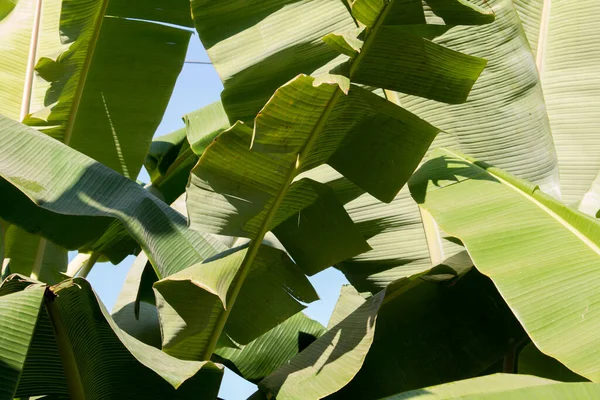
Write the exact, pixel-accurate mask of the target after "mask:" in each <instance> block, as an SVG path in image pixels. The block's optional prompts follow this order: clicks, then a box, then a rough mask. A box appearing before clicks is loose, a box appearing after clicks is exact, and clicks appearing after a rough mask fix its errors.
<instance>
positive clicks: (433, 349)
mask: <svg viewBox="0 0 600 400" xmlns="http://www.w3.org/2000/svg"><path fill="white" fill-rule="evenodd" d="M385 291H386V292H387V293H386V297H385V299H384V303H383V305H382V306H381V309H380V311H379V315H378V317H377V328H376V329H375V336H374V339H373V344H372V345H371V348H370V349H369V352H368V354H367V355H366V358H365V361H364V364H363V366H362V368H361V370H360V371H359V372H358V373H357V374H356V376H355V377H354V379H353V380H352V381H351V382H350V383H349V384H348V385H346V386H345V387H344V388H343V389H341V390H340V391H339V392H337V393H336V394H335V395H333V396H332V397H333V398H339V399H344V398H349V397H355V398H381V397H385V396H390V395H393V394H395V393H398V392H402V391H405V390H413V389H417V388H420V387H423V386H428V385H435V384H440V383H445V382H450V381H454V380H458V379H466V378H470V377H473V376H477V375H479V374H481V373H482V372H484V371H485V370H486V369H487V368H489V367H490V366H492V365H493V364H494V363H496V362H497V361H498V360H500V359H501V358H502V357H503V356H504V355H505V354H506V353H507V352H508V351H510V350H511V349H512V348H513V347H514V346H516V345H518V343H520V342H521V341H523V340H524V339H525V338H526V335H525V333H524V332H523V329H522V328H521V326H520V324H519V322H518V321H517V320H516V319H515V318H514V316H513V315H512V313H511V312H510V309H509V308H508V307H507V306H506V304H504V302H503V301H502V299H501V297H500V296H499V295H498V292H497V291H496V290H495V288H494V286H493V284H492V283H491V282H490V280H489V279H487V278H486V277H484V276H482V275H481V274H479V273H478V272H477V271H475V270H471V271H470V272H469V273H467V274H466V275H465V276H464V277H462V278H461V279H460V280H458V282H456V283H455V284H453V285H444V284H439V283H432V282H428V281H425V280H423V279H421V278H419V277H411V278H405V279H401V280H399V281H396V282H394V283H392V284H390V285H389V286H388V287H387V288H386V289H385ZM372 382H377V385H373V384H372Z"/></svg>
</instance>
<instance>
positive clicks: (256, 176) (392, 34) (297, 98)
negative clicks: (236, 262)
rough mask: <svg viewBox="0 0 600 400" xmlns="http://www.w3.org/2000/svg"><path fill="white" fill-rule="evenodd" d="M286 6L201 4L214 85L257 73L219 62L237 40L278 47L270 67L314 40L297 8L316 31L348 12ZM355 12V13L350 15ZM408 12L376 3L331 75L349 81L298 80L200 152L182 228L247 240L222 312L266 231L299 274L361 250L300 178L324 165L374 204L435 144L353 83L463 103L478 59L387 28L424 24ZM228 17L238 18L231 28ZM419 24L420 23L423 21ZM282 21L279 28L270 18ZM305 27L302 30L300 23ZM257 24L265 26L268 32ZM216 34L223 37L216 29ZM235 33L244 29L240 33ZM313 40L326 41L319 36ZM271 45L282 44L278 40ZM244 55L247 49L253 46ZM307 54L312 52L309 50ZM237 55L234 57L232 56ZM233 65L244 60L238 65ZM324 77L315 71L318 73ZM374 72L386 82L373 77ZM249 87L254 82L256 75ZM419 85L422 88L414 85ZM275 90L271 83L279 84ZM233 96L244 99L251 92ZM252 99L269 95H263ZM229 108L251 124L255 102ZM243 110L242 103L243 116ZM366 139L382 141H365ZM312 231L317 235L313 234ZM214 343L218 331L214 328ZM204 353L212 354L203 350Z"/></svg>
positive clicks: (430, 134)
mask: <svg viewBox="0 0 600 400" xmlns="http://www.w3.org/2000/svg"><path fill="white" fill-rule="evenodd" d="M292 3H295V2H288V1H272V2H269V3H268V4H266V5H264V7H263V8H256V9H254V10H252V12H251V13H249V14H246V13H242V12H239V13H233V11H235V10H236V9H237V11H239V7H240V6H242V3H241V2H235V1H234V2H230V3H226V4H218V5H216V4H215V5H213V7H212V10H211V8H210V7H209V5H208V4H206V3H205V2H195V3H194V4H193V6H192V8H193V10H194V12H195V14H194V16H195V19H196V26H197V29H198V30H199V32H200V36H201V38H202V40H203V41H204V44H205V47H207V48H208V51H209V54H211V57H213V62H214V64H215V66H216V68H217V70H218V71H219V72H220V74H221V76H222V77H227V78H224V80H225V86H226V89H225V91H226V92H227V90H228V83H231V82H235V81H236V80H237V76H234V75H236V71H237V72H239V73H240V74H241V75H240V76H244V75H249V71H251V70H252V69H253V68H254V67H256V66H257V65H258V64H256V63H253V62H252V61H250V65H251V66H248V68H246V69H243V68H244V66H245V64H244V63H243V62H240V61H236V62H235V64H234V63H232V62H231V59H229V60H228V57H229V58H230V57H231V53H227V49H228V46H230V45H231V44H232V42H237V43H238V44H240V43H241V42H238V39H240V40H241V41H247V40H248V38H251V37H255V36H256V35H259V36H260V37H261V39H262V38H268V41H271V40H272V39H275V40H274V43H271V45H272V47H268V46H266V47H262V48H261V51H259V52H258V53H259V57H261V56H263V55H264V56H266V57H267V59H268V58H270V56H273V52H278V53H279V55H281V54H282V53H285V51H286V50H287V49H292V50H293V51H294V52H295V53H298V48H294V46H293V45H292V43H296V42H295V40H298V42H304V41H306V40H307V37H310V36H311V34H308V35H307V33H306V32H305V31H302V32H300V31H298V29H297V28H296V26H295V25H294V24H290V18H289V17H291V16H293V15H296V16H300V15H301V14H299V13H298V12H299V11H300V10H299V8H300V6H304V5H310V6H312V7H314V8H317V7H316V6H319V5H322V6H323V9H319V13H320V14H321V16H320V17H319V18H318V19H317V20H316V21H317V24H316V25H318V24H320V23H322V22H323V21H324V19H325V18H326V17H331V16H330V15H329V14H328V13H329V11H331V10H333V9H335V8H336V7H337V8H339V10H338V12H337V13H336V14H337V15H338V16H339V15H344V14H345V13H347V9H346V7H345V5H343V4H340V3H335V2H328V3H326V4H325V2H309V3H295V4H293V5H294V6H297V7H294V6H293V5H292ZM360 3H362V2H361V1H359V2H356V3H354V4H353V7H354V6H356V5H357V4H360ZM367 3H368V2H367ZM413 3H415V4H416V3H418V4H416V5H417V6H418V7H417V9H418V10H419V13H417V17H416V19H412V18H411V19H409V20H404V19H403V12H404V11H403V9H402V7H399V6H398V4H400V5H401V3H394V2H391V3H385V4H383V3H381V4H378V6H380V7H379V9H378V11H377V12H378V14H380V15H379V17H378V18H377V19H376V20H375V22H374V24H373V26H370V27H369V29H368V31H367V33H366V35H365V37H364V39H365V42H364V45H363V46H362V48H361V51H360V54H358V55H357V56H356V57H354V58H353V59H351V60H349V61H348V63H347V65H346V66H343V65H342V66H340V69H339V70H338V72H339V71H344V70H345V74H346V75H347V76H344V75H321V76H320V77H318V78H317V79H315V78H312V77H307V76H305V75H302V74H301V75H298V76H297V77H296V78H294V79H292V80H291V81H289V82H288V83H286V84H285V85H283V86H282V87H280V88H279V89H278V90H277V91H276V92H275V94H274V95H273V96H272V97H271V98H270V100H269V101H268V103H267V104H266V105H265V106H264V108H262V110H261V111H260V113H259V114H258V116H257V118H256V121H255V126H254V130H253V131H252V130H250V129H249V128H247V127H246V126H245V125H244V124H243V123H241V122H240V123H236V124H235V125H234V126H233V127H232V128H231V129H229V130H227V131H225V132H224V133H222V134H221V135H220V136H219V137H218V138H217V139H216V140H215V141H214V142H213V144H211V145H210V146H209V147H208V148H207V149H206V151H205V152H204V154H203V155H202V157H201V158H200V161H199V163H198V165H197V166H196V168H195V169H194V170H193V171H192V176H191V179H190V184H189V185H188V198H187V206H188V214H189V215H190V225H191V227H192V228H194V229H199V230H202V231H205V232H211V233H217V234H221V235H228V236H245V237H248V238H250V239H252V240H251V243H250V247H249V250H248V252H247V255H246V258H245V259H244V260H243V261H242V264H241V265H240V267H239V268H240V270H239V272H238V275H239V276H238V277H236V279H235V281H234V282H232V283H231V285H232V290H231V293H228V294H227V301H226V302H227V303H228V304H229V303H234V302H235V300H236V297H237V294H238V293H239V288H240V287H241V285H242V283H243V280H244V278H245V276H246V274H247V273H248V270H249V268H250V265H251V264H252V263H253V261H254V258H255V257H256V254H257V252H258V248H259V246H260V243H261V242H262V240H263V238H264V236H265V234H266V233H267V232H268V231H271V230H273V233H274V234H275V235H276V236H278V238H279V239H280V240H281V241H282V242H283V244H284V246H285V247H286V249H287V250H288V251H289V252H290V253H291V255H292V257H293V258H294V259H295V260H298V262H299V264H300V266H301V267H302V268H303V270H304V271H305V272H306V273H308V274H313V273H316V272H318V271H320V270H322V269H324V268H326V267H328V266H329V265H331V264H333V263H335V262H339V261H341V260H343V259H345V258H348V257H352V256H354V255H357V254H360V253H362V252H364V251H365V250H367V249H368V246H366V243H365V242H364V240H363V239H362V238H361V237H360V234H358V232H357V231H356V230H355V228H354V226H353V225H352V223H351V221H350V219H349V218H348V216H347V215H346V214H345V212H344V211H343V209H342V208H341V206H340V205H339V204H337V202H336V201H335V199H334V198H333V196H331V195H330V194H328V193H327V192H328V189H327V188H326V187H325V186H323V185H319V184H317V183H316V182H314V181H311V180H306V179H304V180H298V181H294V178H296V176H297V175H298V174H299V173H300V172H302V171H306V170H309V169H311V168H314V167H316V166H319V165H321V164H324V163H328V164H330V165H331V166H333V167H334V168H335V169H336V170H338V171H339V172H340V173H342V174H344V175H345V176H346V177H348V178H349V179H350V180H352V181H353V182H355V183H356V184H357V185H359V186H360V187H361V188H363V189H364V190H366V191H367V192H369V193H371V194H373V196H375V197H376V198H378V199H380V200H384V201H391V200H392V199H393V198H394V196H395V195H396V194H397V192H398V191H399V190H400V188H401V187H402V186H403V185H404V183H405V181H406V179H407V178H408V177H409V176H410V174H411V173H412V171H413V170H414V168H415V167H416V165H417V164H418V163H419V161H420V159H421V158H422V156H423V154H424V152H425V150H426V148H427V147H428V146H429V145H430V143H431V141H432V140H433V138H434V136H435V135H436V134H437V130H436V129H435V128H433V127H432V126H430V125H429V124H427V123H425V122H424V121H422V120H420V119H418V118H414V116H413V115H412V114H410V113H406V112H405V111H404V110H403V109H401V108H400V107H397V106H394V105H392V104H391V103H388V102H386V101H385V100H384V99H381V98H380V97H378V96H377V95H375V94H373V93H371V92H369V91H368V90H366V89H364V88H362V87H360V86H357V85H354V84H352V83H351V82H352V81H353V80H356V81H357V82H359V83H362V84H365V85H369V84H378V85H383V86H384V87H387V88H393V89H401V90H405V91H406V92H408V93H414V94H418V95H424V96H428V97H431V98H434V99H438V100H444V101H451V102H461V101H464V99H465V98H466V95H467V94H468V91H469V90H470V88H471V86H472V84H473V83H474V81H475V80H476V79H477V77H478V76H479V74H480V73H481V71H482V69H483V67H484V65H485V61H484V60H481V59H478V58H475V57H470V56H467V55H464V54H460V53H458V52H454V51H451V50H448V49H445V48H443V47H441V46H437V45H435V44H433V43H431V42H429V41H427V40H425V39H424V38H423V37H422V36H420V35H419V34H418V29H417V33H414V32H412V30H410V29H408V30H407V29H402V28H401V27H400V28H398V27H397V26H395V24H398V23H424V22H425V17H424V10H423V6H422V4H421V2H420V1H419V2H413ZM365 4H366V3H365ZM415 4H412V6H413V7H414V6H415ZM465 4H467V3H465ZM200 5H202V6H204V7H199V6H200ZM249 5H250V4H248V3H245V4H244V6H249ZM259 11H260V12H259ZM323 11H326V12H323ZM201 12H202V14H201ZM233 15H236V17H235V18H233V19H232V18H231V17H232V16H233ZM239 15H242V18H241V20H237V18H238V16H239ZM346 15H347V14H346ZM419 15H421V16H422V17H423V18H422V21H421V20H419ZM281 16H286V17H287V18H286V19H285V20H284V19H281V20H279V19H278V18H280V17H281ZM302 18H303V19H302V20H303V21H305V20H306V15H305V14H304V15H302ZM338 18H339V17H338ZM399 20H402V22H398V21H399ZM261 21H266V22H265V25H262V24H261ZM284 21H285V26H287V27H292V29H291V31H292V34H290V35H289V36H286V35H284V36H282V35H277V36H274V35H266V31H265V30H263V28H264V29H266V30H269V29H272V28H273V27H282V26H283V25H282V24H283V22H284ZM327 22H329V23H331V21H327ZM228 23H229V24H233V23H234V24H235V25H234V26H235V27H233V26H228ZM215 24H220V25H219V26H222V27H225V29H216V30H215V29H214V28H215ZM209 28H211V29H209ZM244 28H246V30H244V31H243V32H240V30H243V29H244ZM296 31H298V32H296ZM207 32H208V34H207ZM215 32H216V33H215ZM326 33H329V32H326ZM319 34H320V35H322V34H323V32H322V31H319ZM279 38H283V40H281V41H278V39H279ZM399 41H400V42H402V41H405V42H406V43H407V45H406V48H405V49H404V51H403V52H392V53H390V52H389V47H390V45H393V44H395V43H397V42H399ZM246 43H247V44H248V43H249V42H246ZM260 43H262V42H260ZM260 43H259V44H260ZM219 46H220V48H222V49H224V52H223V53H222V54H221V56H222V59H219V57H220V55H219V52H215V51H214V50H215V48H216V47H219ZM342 47H343V46H342ZM241 48H242V49H243V51H246V50H249V49H252V46H250V45H246V46H242V47H241ZM309 48H310V49H313V50H314V49H315V47H314V46H312V47H311V46H309ZM238 49H239V47H238ZM267 49H268V50H267ZM236 53H238V54H236V56H240V55H239V51H236ZM310 54H313V55H314V53H310V51H309V54H305V55H304V57H303V59H304V60H311V55H310ZM252 57H253V58H252V59H251V60H257V59H258V58H256V55H255V54H252ZM240 58H241V59H242V60H243V59H244V58H245V57H240ZM344 59H347V57H345V56H343V57H342V58H341V59H340V61H343V60H344ZM238 60H239V59H238ZM271 61H272V60H271ZM271 61H270V62H271ZM279 61H281V59H279ZM310 62H312V60H311V61H310ZM279 64H281V63H280V62H279ZM295 64H296V65H295V66H294V69H297V68H298V66H299V65H300V64H299V63H295ZM338 64H339V62H338ZM304 65H305V64H304ZM333 65H335V64H332V66H333ZM246 66H247V64H246ZM240 67H242V68H240ZM260 67H261V73H267V74H268V79H269V81H270V82H276V80H274V79H273V78H276V79H289V76H287V74H289V73H290V72H291V71H290V70H289V69H288V70H285V71H283V72H282V73H281V74H278V75H276V74H273V70H272V69H271V70H269V68H267V67H266V65H264V64H262V65H260ZM228 68H229V70H228ZM284 69H285V68H284ZM326 71H327V69H323V71H322V72H326ZM382 71H384V72H385V76H386V77H385V79H380V77H381V72H382ZM309 72H310V71H309ZM406 77H411V78H414V79H406ZM253 79H254V81H256V82H261V80H260V79H256V77H253ZM422 82H427V83H428V84H427V85H421V83H422ZM261 83H264V82H261ZM281 83H282V82H281V81H279V82H277V85H280V84H281ZM241 87H243V89H244V90H247V88H248V85H242V86H241ZM264 87H266V88H268V87H269V85H264ZM261 93H267V94H268V92H264V90H263V92H261ZM253 94H256V91H253ZM236 99H237V100H239V102H238V104H237V105H235V107H238V106H239V105H240V104H241V105H242V106H244V108H243V109H242V108H241V107H238V108H237V111H236V110H235V107H229V106H228V104H227V96H225V94H224V95H223V102H224V107H225V110H226V111H227V112H228V114H229V117H230V119H231V117H232V113H233V114H235V115H237V114H236V113H238V114H240V115H241V114H242V113H241V112H240V110H244V112H247V111H245V110H250V109H252V110H253V112H252V114H250V116H249V115H247V114H246V115H245V116H244V115H242V116H240V118H245V119H248V117H252V116H253V115H254V114H253V113H254V112H255V111H256V110H254V108H256V107H257V106H258V107H260V106H261V105H262V101H260V102H258V101H252V102H248V99H247V98H246V97H245V96H243V95H239V94H238V95H237V96H236ZM247 103H249V104H250V103H251V104H250V105H249V106H248V104H247ZM230 108H232V109H233V111H230ZM236 118H237V116H236ZM370 130H375V131H378V132H380V134H379V135H377V136H375V135H369V134H368V133H369V132H370ZM375 153H377V154H378V156H379V157H378V158H377V159H375V158H374V157H373V156H372V155H373V154H375ZM354 159H356V160H354ZM350 160H352V161H350ZM400 160H401V161H400ZM313 232H320V234H321V235H319V237H314V236H311V235H313ZM228 313H229V311H227V310H226V311H225V313H223V314H222V315H221V317H219V321H218V322H217V326H221V328H220V329H222V327H223V326H224V325H225V322H224V321H226V319H227V317H228ZM216 333H220V332H218V330H217V332H216ZM211 342H212V343H213V344H216V339H215V338H214V337H213V338H212V339H211ZM211 346H212V345H210V344H209V347H208V349H209V350H210V352H212V349H211Z"/></svg>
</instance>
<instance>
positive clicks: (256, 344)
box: [213, 313, 325, 383]
mask: <svg viewBox="0 0 600 400" xmlns="http://www.w3.org/2000/svg"><path fill="white" fill-rule="evenodd" d="M324 332H325V328H323V326H322V325H321V324H319V323H318V322H316V321H313V320H311V319H310V318H308V317H307V316H306V315H304V314H303V313H298V314H296V315H294V316H293V317H291V318H289V319H288V320H286V321H284V322H282V323H281V324H279V325H277V326H276V327H275V328H273V329H271V330H270V331H269V332H267V333H265V334H264V335H262V336H260V337H259V338H257V339H255V340H253V341H252V342H250V343H248V344H247V345H246V346H239V347H224V348H221V349H218V350H217V351H216V352H215V354H214V355H213V359H214V360H216V361H218V362H221V363H223V364H225V366H227V367H229V368H231V369H232V370H234V371H235V372H236V373H237V374H239V375H240V376H242V377H243V378H244V379H246V380H249V381H251V382H254V383H258V382H259V381H261V380H262V379H263V378H265V377H266V376H267V375H269V374H271V373H272V372H273V371H275V370H276V369H277V368H279V367H280V366H282V365H283V364H284V363H285V362H287V361H289V360H290V359H291V358H293V357H294V356H295V355H296V354H298V353H299V352H301V351H303V350H304V349H305V348H306V347H308V346H309V345H310V344H311V343H312V342H314V341H315V340H316V339H317V338H318V337H320V336H321V335H322V334H323V333H324Z"/></svg>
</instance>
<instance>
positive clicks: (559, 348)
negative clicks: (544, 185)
mask: <svg viewBox="0 0 600 400" xmlns="http://www.w3.org/2000/svg"><path fill="white" fill-rule="evenodd" d="M410 188H411V192H412V195H413V197H414V198H415V200H416V201H417V202H418V203H419V204H420V206H421V207H424V208H425V209H427V210H428V211H429V212H430V213H431V214H432V215H433V217H434V218H435V219H436V221H437V222H438V223H439V225H440V227H441V228H442V229H443V230H444V231H445V232H447V233H448V234H450V235H452V236H455V237H457V238H459V239H460V240H461V241H462V242H463V243H464V245H465V246H466V248H467V250H468V251H469V254H470V255H471V258H472V259H473V262H474V263H475V266H476V267H477V268H478V269H479V270H480V271H481V272H482V273H484V274H486V275H488V276H489V277H490V278H491V279H492V280H493V281H494V283H495V285H496V287H498V290H499V291H500V293H501V294H502V296H503V298H504V299H505V300H506V302H507V303H508V305H509V306H510V308H511V309H512V310H513V312H514V313H515V315H516V316H517V318H518V319H519V321H520V322H521V323H522V324H523V327H524V328H525V330H526V331H527V333H528V334H529V336H530V337H531V339H532V341H533V342H534V343H535V344H536V346H537V347H538V348H539V349H540V350H541V351H542V352H544V353H545V354H548V355H549V356H551V357H554V358H556V359H557V360H559V361H560V362H561V363H563V364H565V365H566V366H567V367H568V368H569V369H571V370H573V371H574V372H576V373H578V374H580V375H582V376H584V377H586V378H588V379H590V380H597V379H600V364H599V363H598V357H597V354H598V351H599V350H598V348H599V347H598V343H599V342H600V336H598V334H597V332H596V330H595V329H594V328H593V327H594V326H595V325H596V324H597V323H598V321H599V318H600V313H598V310H597V309H596V307H595V303H596V300H595V299H596V296H597V295H596V290H595V288H596V286H597V284H598V282H599V280H600V274H599V272H598V270H597V268H596V267H595V266H596V265H597V263H598V260H599V258H598V257H599V255H600V250H599V247H598V246H599V242H600V224H598V222H597V221H596V220H595V219H593V218H591V217H588V216H587V215H585V214H582V213H579V212H577V211H574V210H572V209H570V208H569V207H567V206H566V205H564V204H562V203H560V202H558V201H557V200H555V199H553V198H552V197H550V196H548V195H546V194H544V193H543V192H541V191H540V190H539V188H538V187H537V186H535V185H533V184H531V183H529V182H526V181H523V180H520V179H518V178H515V177H514V176H512V175H510V174H508V173H506V172H504V171H502V170H499V169H497V168H493V167H490V166H489V165H487V164H484V163H481V162H477V161H476V160H474V159H472V158H469V157H466V156H462V155H460V154H458V153H456V152H453V151H450V150H438V151H436V152H434V153H433V155H432V157H431V160H430V161H428V162H427V163H426V164H424V166H423V167H422V168H421V169H420V170H419V171H418V172H417V173H416V174H415V175H414V176H413V178H412V180H411V184H410Z"/></svg>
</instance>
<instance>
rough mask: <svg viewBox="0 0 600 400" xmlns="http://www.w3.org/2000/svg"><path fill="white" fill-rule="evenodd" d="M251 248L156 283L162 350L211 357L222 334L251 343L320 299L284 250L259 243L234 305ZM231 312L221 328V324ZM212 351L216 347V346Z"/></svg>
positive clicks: (180, 356) (238, 249)
mask: <svg viewBox="0 0 600 400" xmlns="http://www.w3.org/2000/svg"><path fill="white" fill-rule="evenodd" d="M248 251H249V250H248V246H247V245H246V246H243V247H242V248H233V249H231V250H229V251H227V252H224V253H222V254H220V255H218V256H216V257H214V258H211V259H208V260H206V261H205V262H203V263H202V264H198V265H195V266H192V267H190V268H188V269H185V270H183V271H181V272H179V273H177V274H174V275H171V276H169V277H168V278H165V279H163V280H160V281H158V282H156V283H155V284H154V286H153V287H154V292H155V297H156V305H157V308H158V314H159V318H160V321H161V331H162V337H163V345H162V348H163V350H164V351H165V352H167V353H168V354H171V355H173V356H175V357H178V358H183V359H190V360H193V359H203V358H204V359H208V358H210V355H211V353H208V351H209V350H211V349H212V348H213V347H214V343H216V340H218V339H219V336H222V335H223V333H224V334H226V335H227V336H228V337H230V338H231V339H233V340H234V341H235V342H236V343H239V344H248V343H250V342H251V341H252V340H254V339H256V338H257V337H259V336H260V335H262V334H264V333H266V332H267V331H269V330H271V329H272V328H275V327H276V326H277V325H278V324H280V323H282V322H283V321H285V320H286V319H288V318H289V317H291V316H293V315H294V314H296V313H298V312H300V311H301V310H303V309H304V308H305V306H304V305H302V304H301V303H300V302H302V303H310V302H313V301H315V300H317V299H318V296H317V293H316V292H315V290H314V289H313V287H312V286H311V285H310V283H309V281H308V279H307V278H306V277H305V276H304V275H303V274H302V272H301V271H300V269H299V268H298V266H296V265H295V264H294V263H293V262H292V260H291V259H289V257H288V256H287V255H286V254H285V253H284V252H282V251H281V250H277V249H274V248H272V247H269V246H265V245H263V246H261V247H260V249H259V250H258V254H257V255H256V257H255V259H254V260H253V263H252V266H251V268H250V271H249V272H248V275H247V277H246V279H245V281H244V283H243V285H242V287H241V290H240V293H239V298H238V301H236V303H235V307H232V305H231V304H230V303H228V294H229V293H230V291H231V290H232V288H231V286H232V282H233V281H234V277H235V276H236V275H237V274H238V273H239V269H240V267H241V265H242V263H243V262H244V259H245V258H246V254H247V252H248ZM225 310H228V311H229V312H230V313H229V315H228V318H227V321H226V323H225V325H224V330H223V332H220V331H219V330H218V329H219V327H218V323H219V320H220V319H221V315H222V314H223V313H224V311H225ZM213 350H214V349H213Z"/></svg>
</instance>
